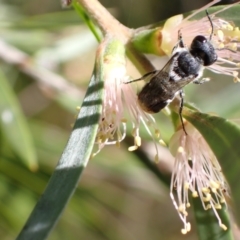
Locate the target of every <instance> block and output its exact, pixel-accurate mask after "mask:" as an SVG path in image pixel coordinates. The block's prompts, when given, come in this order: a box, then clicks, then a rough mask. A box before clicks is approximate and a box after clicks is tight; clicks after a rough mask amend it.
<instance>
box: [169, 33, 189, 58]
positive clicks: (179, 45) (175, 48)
mask: <svg viewBox="0 0 240 240" xmlns="http://www.w3.org/2000/svg"><path fill="white" fill-rule="evenodd" d="M185 47H186V46H185V45H184V43H183V38H182V33H181V30H178V43H177V44H176V45H175V46H174V48H173V50H172V55H173V54H174V53H175V51H177V50H178V48H185Z"/></svg>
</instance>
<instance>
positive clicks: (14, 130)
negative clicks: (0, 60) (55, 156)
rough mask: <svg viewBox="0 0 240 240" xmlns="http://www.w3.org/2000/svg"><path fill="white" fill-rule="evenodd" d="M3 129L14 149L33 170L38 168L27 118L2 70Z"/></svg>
mask: <svg viewBox="0 0 240 240" xmlns="http://www.w3.org/2000/svg"><path fill="white" fill-rule="evenodd" d="M0 86H1V88H0V114H1V120H0V123H1V129H2V132H3V134H4V136H5V137H6V139H7V141H8V142H9V143H10V144H11V146H12V148H13V149H14V151H15V152H16V153H17V154H18V155H19V156H20V157H21V159H22V161H23V163H24V164H25V165H27V166H28V167H29V168H30V169H31V170H36V168H37V157H36V152H35V148H34V144H33V140H32V135H31V133H30V130H29V128H28V124H27V120H26V118H25V116H24V114H23V112H22V110H21V107H20V105H19V103H18V100H17V98H16V96H15V93H14V92H13V90H12V88H11V86H10V85H9V83H8V81H7V79H6V77H5V75H4V74H3V72H2V71H0Z"/></svg>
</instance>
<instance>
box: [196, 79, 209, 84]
mask: <svg viewBox="0 0 240 240" xmlns="http://www.w3.org/2000/svg"><path fill="white" fill-rule="evenodd" d="M209 81H210V78H202V79H197V80H195V81H193V83H194V84H203V83H205V82H209Z"/></svg>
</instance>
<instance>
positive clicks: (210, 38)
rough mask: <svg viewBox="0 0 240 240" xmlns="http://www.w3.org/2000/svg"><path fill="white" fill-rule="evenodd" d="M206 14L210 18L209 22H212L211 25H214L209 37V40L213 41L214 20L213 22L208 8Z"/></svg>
mask: <svg viewBox="0 0 240 240" xmlns="http://www.w3.org/2000/svg"><path fill="white" fill-rule="evenodd" d="M206 14H207V17H208V20H209V22H210V24H211V27H212V31H211V34H210V37H209V40H210V41H211V40H212V35H213V22H212V19H211V18H210V16H209V13H208V10H207V9H206Z"/></svg>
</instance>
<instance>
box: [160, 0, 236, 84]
mask: <svg viewBox="0 0 240 240" xmlns="http://www.w3.org/2000/svg"><path fill="white" fill-rule="evenodd" d="M218 2H220V0H214V1H212V2H211V3H209V4H208V5H206V6H204V7H203V8H200V9H199V10H197V11H194V13H192V14H191V15H189V16H187V17H186V18H184V17H183V15H182V14H181V15H177V16H173V17H171V18H169V19H168V20H167V21H166V22H165V24H164V26H163V28H162V29H161V31H160V34H161V38H160V39H161V43H160V49H161V51H163V53H162V54H166V55H168V56H170V55H171V52H172V49H173V47H174V46H175V44H176V42H177V36H178V35H177V32H178V30H181V32H182V35H183V37H184V42H185V44H186V45H187V46H189V45H190V43H191V41H192V39H193V38H194V37H195V36H196V35H203V36H205V37H209V35H210V32H211V28H210V26H209V19H208V17H207V16H205V17H203V18H200V19H198V20H193V19H192V18H194V17H195V16H196V15H197V14H198V13H199V12H202V11H203V10H206V9H207V8H209V7H210V6H212V5H214V4H216V3H218ZM235 4H239V2H237V3H235ZM235 4H232V5H228V6H226V7H223V8H222V9H221V10H219V11H216V12H214V13H212V14H210V17H211V20H212V23H213V29H214V34H213V36H212V39H211V42H212V44H213V46H214V47H215V50H216V53H217V55H218V59H217V61H216V62H215V63H214V64H212V65H211V66H208V67H206V68H207V69H209V70H211V71H213V72H215V73H218V74H223V75H229V76H232V77H233V80H234V82H239V81H240V79H239V78H238V74H239V70H240V63H239V62H240V54H239V47H240V30H239V27H237V26H235V25H234V23H233V22H229V21H227V20H225V19H223V18H220V17H218V16H217V15H218V14H219V13H221V12H223V11H226V10H227V9H228V8H230V7H232V6H233V5H235Z"/></svg>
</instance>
